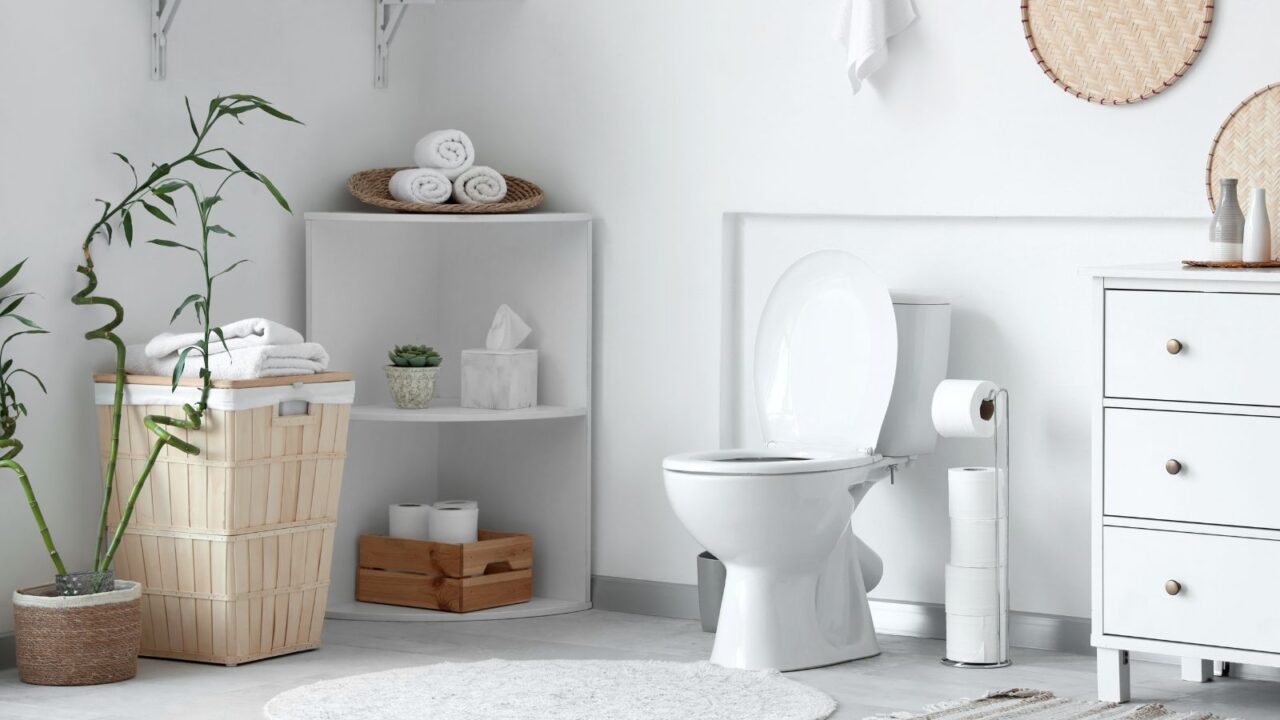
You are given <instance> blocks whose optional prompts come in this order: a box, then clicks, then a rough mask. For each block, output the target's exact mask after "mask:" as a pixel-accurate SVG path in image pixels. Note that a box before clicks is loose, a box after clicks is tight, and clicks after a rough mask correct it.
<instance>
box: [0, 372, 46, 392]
mask: <svg viewBox="0 0 1280 720" xmlns="http://www.w3.org/2000/svg"><path fill="white" fill-rule="evenodd" d="M14 375H26V376H27V377H29V378H31V379H32V380H35V381H36V384H37V385H39V386H40V391H41V392H43V393H44V394H45V395H48V394H49V389H48V388H46V387H45V386H44V381H43V380H41V379H40V376H39V375H36V374H35V373H33V372H31V371H30V370H27V369H26V368H18V369H17V370H14V371H13V372H11V373H9V377H10V378H12V377H13V376H14ZM6 382H7V380H6Z"/></svg>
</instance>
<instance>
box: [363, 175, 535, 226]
mask: <svg viewBox="0 0 1280 720" xmlns="http://www.w3.org/2000/svg"><path fill="white" fill-rule="evenodd" d="M404 169H405V168H378V169H376V170H361V171H360V172H358V173H356V174H355V175H352V176H351V178H350V179H349V180H347V189H348V190H350V191H351V194H352V195H354V196H355V197H356V199H357V200H359V201H360V202H362V203H367V204H369V205H374V206H376V207H380V208H386V209H387V210H398V211H400V212H409V213H456V214H459V215H486V214H489V215H491V214H496V213H517V212H524V211H525V210H532V209H533V208H536V207H538V206H539V205H541V204H542V201H543V200H544V199H545V197H546V196H545V195H543V193H542V188H540V187H538V186H537V185H534V184H533V183H531V182H529V181H528V180H522V179H520V178H518V177H515V176H513V175H503V176H502V177H504V178H506V179H507V197H506V199H504V200H503V201H502V202H497V203H483V204H480V205H463V204H461V203H440V204H425V203H407V202H400V201H399V200H396V199H395V198H393V197H391V190H390V189H389V187H388V183H390V182H391V176H392V175H395V174H396V172H398V171H400V170H404Z"/></svg>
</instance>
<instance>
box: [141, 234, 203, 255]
mask: <svg viewBox="0 0 1280 720" xmlns="http://www.w3.org/2000/svg"><path fill="white" fill-rule="evenodd" d="M147 242H149V243H151V244H152V245H159V246H160V247H167V248H182V249H183V250H190V251H191V252H193V253H196V254H199V253H200V251H199V250H196V249H195V248H193V247H191V246H190V245H183V244H182V243H180V242H174V241H172V240H163V239H161V238H156V239H154V240H148V241H147Z"/></svg>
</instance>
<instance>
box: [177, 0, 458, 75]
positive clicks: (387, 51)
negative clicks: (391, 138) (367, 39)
mask: <svg viewBox="0 0 1280 720" xmlns="http://www.w3.org/2000/svg"><path fill="white" fill-rule="evenodd" d="M157 1H158V0H152V2H157ZM171 1H172V2H176V0H171ZM435 1H436V0H373V8H374V17H373V86H374V87H379V88H384V87H386V86H387V66H388V65H389V64H390V63H389V60H390V56H391V41H392V40H394V39H395V37H396V30H399V29H400V21H401V20H403V19H404V11H405V8H407V7H408V6H410V5H434V4H435Z"/></svg>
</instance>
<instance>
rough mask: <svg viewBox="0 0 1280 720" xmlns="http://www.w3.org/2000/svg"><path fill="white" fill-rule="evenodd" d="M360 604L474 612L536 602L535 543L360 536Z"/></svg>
mask: <svg viewBox="0 0 1280 720" xmlns="http://www.w3.org/2000/svg"><path fill="white" fill-rule="evenodd" d="M359 565H360V567H359V569H358V570H357V571H356V599H357V600H360V601H361V602H373V603H382V604H385V605H404V606H408V607H417V608H427V609H429V610H445V611H448V612H459V613H465V612H472V611H474V610H484V609H485V608H492V607H499V606H502V605H515V604H516V603H522V602H528V601H529V600H530V599H531V598H532V597H533V570H532V568H533V538H532V537H530V536H529V535H524V534H520V533H500V532H491V531H488V530H481V531H480V539H479V541H478V542H474V543H466V544H452V543H437V542H430V541H426V540H408V539H405V538H391V537H385V536H382V535H361V536H360V562H359Z"/></svg>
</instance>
